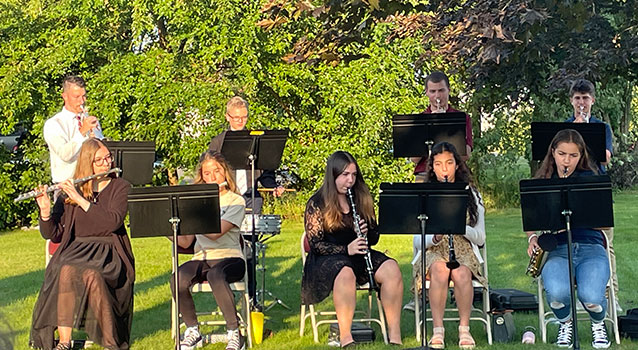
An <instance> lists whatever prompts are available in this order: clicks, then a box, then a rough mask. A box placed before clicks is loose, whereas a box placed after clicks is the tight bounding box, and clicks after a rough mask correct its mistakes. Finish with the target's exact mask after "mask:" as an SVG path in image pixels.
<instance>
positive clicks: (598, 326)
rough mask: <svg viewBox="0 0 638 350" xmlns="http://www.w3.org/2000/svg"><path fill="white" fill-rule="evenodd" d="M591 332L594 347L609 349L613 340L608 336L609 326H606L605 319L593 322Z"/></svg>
mask: <svg viewBox="0 0 638 350" xmlns="http://www.w3.org/2000/svg"><path fill="white" fill-rule="evenodd" d="M591 334H592V341H591V346H593V347H594V349H607V348H608V347H609V346H610V345H611V342H610V341H609V338H608V337H607V327H605V321H600V322H592V323H591Z"/></svg>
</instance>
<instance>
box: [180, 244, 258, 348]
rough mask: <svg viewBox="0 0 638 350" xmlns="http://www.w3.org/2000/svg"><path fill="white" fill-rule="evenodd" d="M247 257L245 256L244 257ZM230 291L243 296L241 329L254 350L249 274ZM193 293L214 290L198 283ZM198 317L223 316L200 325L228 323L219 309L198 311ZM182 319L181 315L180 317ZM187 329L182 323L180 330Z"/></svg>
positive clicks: (183, 251)
mask: <svg viewBox="0 0 638 350" xmlns="http://www.w3.org/2000/svg"><path fill="white" fill-rule="evenodd" d="M241 244H242V248H243V249H245V246H244V242H243V238H242V240H241ZM179 253H190V254H192V253H193V251H192V249H191V250H185V249H181V248H180V249H179ZM244 256H245V255H244ZM230 289H231V290H232V291H233V292H234V293H236V294H239V295H241V307H240V310H238V311H237V316H238V317H239V327H240V328H243V330H244V335H245V336H246V338H247V344H248V347H249V348H252V346H253V345H252V337H251V336H252V323H251V319H250V295H249V294H248V273H247V272H246V273H245V274H244V277H243V278H242V279H241V280H240V281H237V282H234V283H230ZM190 290H191V293H212V292H213V291H212V289H211V288H210V285H209V284H208V281H204V282H202V283H196V284H194V285H192V286H191V287H190ZM196 315H197V317H198V319H199V317H200V316H221V317H222V319H220V320H198V322H199V325H206V326H225V325H226V321H224V319H223V314H222V312H221V311H220V310H219V309H216V310H213V311H197V312H196ZM180 317H181V315H180ZM174 320H175V298H174V297H171V337H172V338H173V339H174V338H175V336H176V334H179V333H178V328H177V327H176V325H175V321H174ZM181 327H186V325H185V324H184V323H183V322H180V324H179V328H181Z"/></svg>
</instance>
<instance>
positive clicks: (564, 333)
mask: <svg viewBox="0 0 638 350" xmlns="http://www.w3.org/2000/svg"><path fill="white" fill-rule="evenodd" d="M572 333H573V330H572V321H568V322H561V323H560V326H559V327H558V336H557V337H556V346H558V347H559V348H571V347H572Z"/></svg>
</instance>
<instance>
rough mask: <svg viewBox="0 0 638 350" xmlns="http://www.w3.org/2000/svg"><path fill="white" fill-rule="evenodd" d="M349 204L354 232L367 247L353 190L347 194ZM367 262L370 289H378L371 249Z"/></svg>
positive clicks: (367, 253) (368, 250)
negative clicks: (363, 240)
mask: <svg viewBox="0 0 638 350" xmlns="http://www.w3.org/2000/svg"><path fill="white" fill-rule="evenodd" d="M346 194H347V197H348V202H350V210H352V219H353V221H354V232H355V233H356V234H357V237H362V238H364V239H365V241H366V246H367V245H368V237H367V236H366V235H364V234H363V232H361V227H360V226H359V221H361V218H360V217H359V214H358V213H357V207H356V205H355V204H354V197H353V196H352V190H351V189H350V188H348V190H347V192H346ZM363 258H364V260H365V261H366V270H367V271H368V278H369V279H370V288H372V289H377V284H376V283H375V281H374V270H373V269H372V257H371V256H370V249H367V248H366V252H365V255H364V256H363Z"/></svg>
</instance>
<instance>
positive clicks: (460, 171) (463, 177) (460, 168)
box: [425, 141, 481, 226]
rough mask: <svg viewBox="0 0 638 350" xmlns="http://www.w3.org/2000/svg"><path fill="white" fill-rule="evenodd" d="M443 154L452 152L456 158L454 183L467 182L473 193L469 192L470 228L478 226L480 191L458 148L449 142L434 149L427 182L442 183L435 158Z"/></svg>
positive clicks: (427, 173) (428, 168) (430, 159)
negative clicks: (435, 165) (478, 195)
mask: <svg viewBox="0 0 638 350" xmlns="http://www.w3.org/2000/svg"><path fill="white" fill-rule="evenodd" d="M443 152H450V153H452V155H453V156H454V162H455V163H456V165H457V168H456V172H455V173H454V181H458V182H467V183H468V184H469V185H470V187H471V189H472V190H471V191H468V202H467V213H468V215H469V217H470V226H474V225H476V222H477V221H478V205H477V203H480V201H481V199H480V197H477V196H476V194H475V192H476V193H478V190H477V189H476V187H475V186H474V180H473V179H472V171H471V170H470V168H468V167H467V164H465V162H464V161H463V160H462V159H461V156H460V155H459V152H457V151H456V147H454V145H452V144H451V143H449V142H445V141H443V142H439V143H437V144H436V145H434V146H433V147H432V151H431V152H430V158H428V164H427V168H426V178H425V182H440V181H439V180H438V179H437V177H436V174H435V173H434V157H435V156H436V155H438V154H441V153H443Z"/></svg>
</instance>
